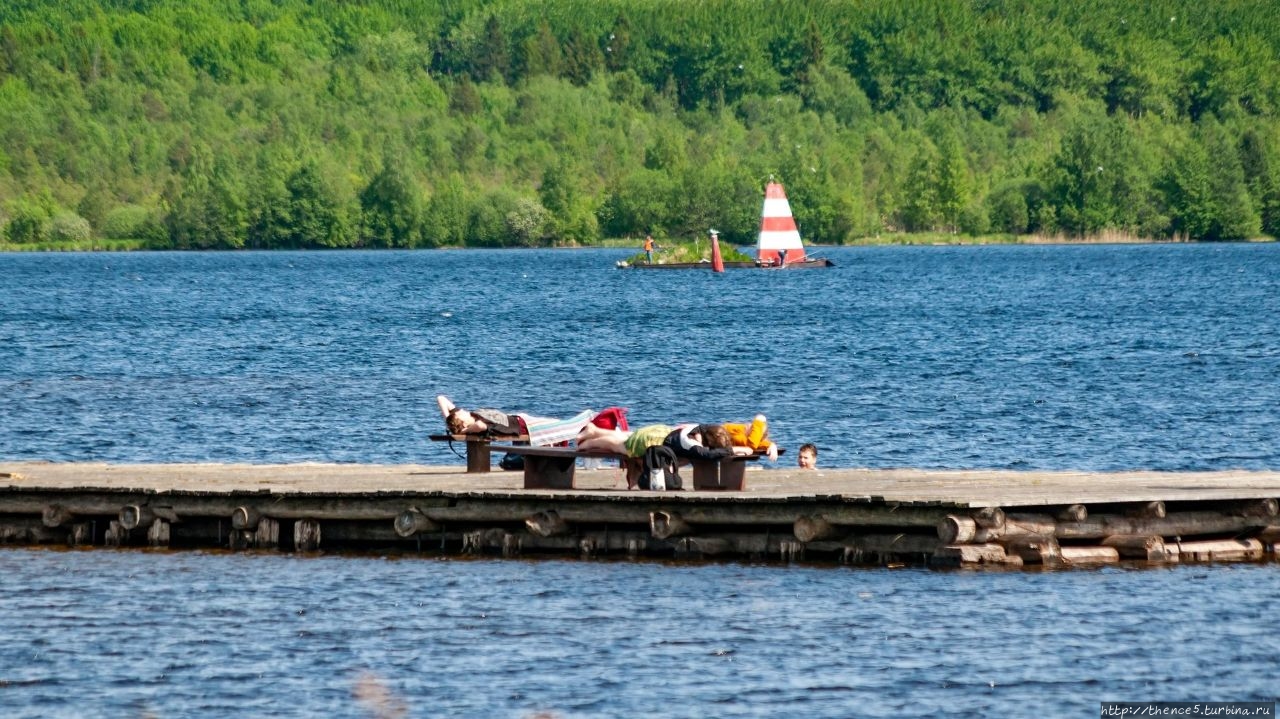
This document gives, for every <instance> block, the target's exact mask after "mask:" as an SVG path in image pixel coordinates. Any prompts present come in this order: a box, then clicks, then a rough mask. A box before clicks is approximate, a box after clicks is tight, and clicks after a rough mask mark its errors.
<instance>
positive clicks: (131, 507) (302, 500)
mask: <svg viewBox="0 0 1280 719" xmlns="http://www.w3.org/2000/svg"><path fill="white" fill-rule="evenodd" d="M576 484H577V488H575V489H572V490H527V489H522V488H521V485H522V480H521V475H520V473H518V472H493V473H487V474H476V473H472V474H468V473H466V472H465V468H462V467H439V466H426V465H389V466H388V465H336V464H290V465H244V464H146V465H114V464H90V463H65V464H64V463H45V462H8V463H0V544H10V545H12V544H18V545H61V546H68V545H69V546H116V547H172V548H223V549H231V550H247V549H261V550H278V551H315V550H333V551H336V550H347V549H352V550H373V551H397V552H410V553H419V552H420V553H424V554H445V555H455V554H471V555H490V554H491V555H497V556H506V557H514V556H541V555H556V554H558V555H569V556H582V557H610V556H614V557H638V556H652V557H664V558H673V557H674V558H681V559H686V558H687V559H699V558H709V557H716V558H720V557H723V558H741V559H749V560H782V561H802V560H803V561H809V562H843V563H851V564H886V565H894V564H899V563H902V564H915V565H923V564H928V565H931V566H962V565H965V566H967V565H1000V566H1024V565H1033V564H1040V565H1046V566H1054V565H1077V564H1096V563H1101V562H1118V561H1130V560H1133V561H1141V562H1166V563H1167V562H1188V561H1222V560H1230V561H1241V560H1250V561H1256V560H1271V559H1274V558H1275V557H1276V554H1277V552H1280V516H1277V515H1278V514H1280V504H1278V503H1277V498H1280V472H1249V471H1223V472H1178V473H1173V472H1117V473H1086V472H1010V471H980V470H974V471H931V470H867V469H824V470H819V471H817V472H802V471H800V470H795V469H760V470H757V469H752V470H749V471H748V472H747V488H746V489H745V490H744V491H735V492H711V491H698V492H691V491H685V492H644V491H627V490H626V489H625V480H624V478H623V477H622V474H621V472H620V471H619V470H617V469H603V470H580V471H579V473H578V475H577V482H576Z"/></svg>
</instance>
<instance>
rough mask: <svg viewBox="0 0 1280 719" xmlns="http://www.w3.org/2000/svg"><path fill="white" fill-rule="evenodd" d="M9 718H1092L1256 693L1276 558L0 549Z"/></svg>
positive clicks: (2, 658)
mask: <svg viewBox="0 0 1280 719" xmlns="http://www.w3.org/2000/svg"><path fill="white" fill-rule="evenodd" d="M0 577H4V579H3V582H4V591H3V592H0V635H2V636H4V637H5V638H6V640H5V641H4V642H0V706H5V707H8V708H9V710H10V712H13V713H9V714H6V715H7V716H13V715H14V714H15V713H16V715H17V716H33V717H34V716H73V715H75V714H76V712H75V710H76V709H92V715H94V716H108V715H117V716H118V715H122V714H123V715H125V716H142V715H151V716H155V715H158V716H174V717H178V716H182V717H185V716H367V715H368V714H367V713H366V712H367V711H368V709H369V706H370V704H369V702H370V701H371V699H370V697H371V696H376V694H377V693H378V692H377V691H376V690H381V691H382V692H385V695H386V696H387V697H389V698H388V699H387V702H386V703H385V704H383V708H384V709H386V710H391V709H394V708H395V707H396V706H397V705H400V706H403V707H404V708H406V709H407V710H408V715H409V716H415V717H436V716H459V717H517V718H523V717H533V716H535V715H538V713H539V712H547V713H549V714H550V715H551V716H556V717H562V718H564V719H569V718H570V717H637V716H654V717H766V716H810V717H852V716H868V717H901V716H1097V715H1098V702H1099V701H1102V700H1119V701H1148V700H1163V701H1201V702H1202V701H1209V700H1219V701H1222V700H1239V701H1244V700H1249V701H1275V700H1276V699H1277V698H1278V697H1280V691H1277V689H1276V687H1277V684H1276V681H1275V670H1276V646H1277V645H1276V640H1275V635H1276V630H1277V629H1278V628H1280V626H1278V625H1280V622H1278V621H1277V619H1276V614H1275V607H1274V597H1275V596H1277V595H1278V594H1280V567H1277V566H1276V565H1224V566H1216V567H1173V568H1169V569H1159V570H1141V571H1136V570H1126V569H1115V568H1110V569H1101V570H1085V571H1058V572H1031V571H1023V572H937V571H932V572H931V571H925V570H886V569H875V570H852V569H843V568H842V569H816V568H803V567H789V568H780V567H776V566H759V567H757V566H748V565H704V566H687V565H686V566H664V565H661V564H650V563H626V562H589V563H588V562H564V561H548V562H524V561H514V560H508V561H441V560H426V559H397V560H379V559H367V558H365V559H358V558H342V557H326V558H302V557H293V556H272V555H241V556H237V555H229V554H205V553H196V552H187V553H172V554H170V553H148V552H139V551H133V552H127V551H119V552H117V551H108V550H93V551H79V552H65V551H27V550H12V549H11V550H4V551H0Z"/></svg>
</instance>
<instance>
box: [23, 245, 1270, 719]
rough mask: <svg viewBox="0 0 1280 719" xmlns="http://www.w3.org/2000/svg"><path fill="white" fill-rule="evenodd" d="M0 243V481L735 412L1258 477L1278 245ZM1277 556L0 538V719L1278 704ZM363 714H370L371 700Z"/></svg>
mask: <svg viewBox="0 0 1280 719" xmlns="http://www.w3.org/2000/svg"><path fill="white" fill-rule="evenodd" d="M625 254H627V253H626V252H624V251H618V250H584V251H458V252H412V253H410V252H404V253H402V252H332V253H318V252H316V253H311V252H308V253H235V254H167V253H156V254H150V253H140V254H74V255H53V254H44V255H15V254H7V255H6V254H0V278H3V282H0V412H2V413H3V414H2V420H0V459H5V460H26V459H49V460H56V461H88V460H99V461H114V462H151V461H248V462H294V461H338V462H380V463H382V462H387V463H397V462H424V463H438V464H456V463H458V459H457V458H456V457H454V456H453V455H451V454H449V453H448V451H447V449H446V448H444V447H440V446H437V445H434V444H432V443H428V442H425V441H424V440H423V437H424V435H425V434H428V433H431V432H435V431H438V430H439V428H440V419H439V415H438V413H437V412H436V410H435V408H434V402H433V397H434V396H435V395H436V394H437V393H445V394H448V395H450V396H451V397H453V398H454V399H455V400H457V401H458V402H459V403H461V404H464V405H473V406H496V407H501V408H506V409H511V410H516V409H520V410H528V411H532V412H536V413H543V414H552V415H557V414H568V413H571V412H573V411H576V410H578V409H580V408H582V407H597V408H598V407H603V406H606V405H622V406H626V407H628V408H629V409H630V417H631V420H632V422H633V423H649V422H659V421H661V422H667V421H678V420H685V419H689V420H707V421H711V420H729V419H745V418H748V417H750V416H751V415H752V414H754V413H756V412H764V413H766V414H767V415H768V416H769V417H770V420H771V422H772V425H773V433H774V436H775V438H776V439H777V440H779V441H780V442H781V443H782V444H783V445H784V446H787V447H789V448H794V447H795V446H797V445H798V444H799V443H800V442H804V441H813V442H815V443H817V444H818V445H819V447H820V450H821V457H820V462H821V464H823V465H826V466H867V467H904V466H905V467H948V468H1014V469H1021V468H1027V469H1030V468H1045V469H1083V470H1090V469H1092V470H1106V469H1167V470H1202V469H1226V468H1232V467H1244V468H1251V469H1280V440H1277V437H1280V411H1278V410H1277V407H1278V406H1280V246H1276V245H1161V246H1086V247H969V248H941V247H939V248H847V249H832V250H829V251H827V252H826V253H825V254H827V255H828V256H830V257H831V258H832V259H834V260H835V261H836V262H837V263H838V265H839V266H838V267H836V268H835V269H833V270H830V271H808V272H763V271H738V272H729V273H726V274H724V275H713V274H711V273H706V272H644V271H619V270H615V269H613V262H614V260H616V259H619V258H621V257H623V256H624V255H625ZM1278 593H1280V565H1276V564H1274V563H1267V564H1257V565H1249V564H1240V565H1202V566H1185V567H1171V568H1165V569H1147V570H1140V571H1139V570H1132V569H1127V568H1107V569H1098V570H1073V571H1017V572H1003V571H960V572H941V571H924V570H915V569H904V570H891V569H849V568H814V567H798V566H792V567H785V566H780V565H752V564H707V565H680V566H676V565H665V564H661V563H655V562H616V561H604V562H577V561H545V562H530V561H514V560H513V561H451V560H439V559H420V558H416V557H401V558H396V559H389V558H380V557H374V556H345V555H344V556H318V557H317V556H313V557H300V556H278V555H274V554H270V553H267V554H243V555H233V554H225V553H204V552H172V553H171V552H149V551H137V550H135V551H111V550H103V549H95V550H88V551H55V550H27V549H13V548H9V549H4V550H0V637H2V638H3V639H4V641H0V708H2V709H3V710H4V711H3V712H2V713H3V715H4V716H19V717H27V716H30V717H35V716H42V717H43V716H80V715H84V714H86V713H89V714H92V715H99V714H122V715H124V716H163V717H171V716H172V717H179V716H183V717H185V716H204V715H208V716H218V715H231V714H237V715H245V716H318V715H332V716H353V717H354V716H371V715H379V716H394V715H396V711H397V710H398V709H403V710H404V711H405V713H406V715H407V716H414V717H435V716H465V717H516V718H520V719H525V718H532V717H535V716H540V715H542V714H544V713H545V714H546V715H548V716H554V717H560V718H563V719H570V718H576V717H635V716H655V717H763V716H794V715H804V716H813V717H850V716H883V717H890V716H920V715H931V716H945V715H954V716H990V715H998V714H999V715H1021V714H1027V713H1032V712H1034V713H1035V714H1041V715H1048V716H1094V715H1096V712H1097V711H1098V702H1099V701H1102V700H1116V701H1147V700H1163V701H1176V700H1185V701H1225V700H1240V701H1250V700H1252V701H1274V700H1276V699H1277V698H1278V696H1280V691H1278V690H1277V689H1276V688H1275V687H1276V682H1275V680H1274V677H1275V676H1276V674H1277V669H1280V661H1278V660H1277V650H1276V648H1277V646H1278V645H1277V643H1276V640H1275V636H1276V635H1277V630H1280V620H1277V619H1276V613H1275V611H1274V607H1273V605H1274V597H1275V596H1277V594H1278ZM379 696H382V697H383V701H382V702H381V704H379V703H378V701H377V699H378V697H379Z"/></svg>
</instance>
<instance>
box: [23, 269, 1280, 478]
mask: <svg viewBox="0 0 1280 719" xmlns="http://www.w3.org/2000/svg"><path fill="white" fill-rule="evenodd" d="M624 254H625V252H623V251H618V250H583V251H554V250H549V251H533V250H522V251H461V252H330V253H321V252H309V253H286V252H281V253H233V254H232V253H224V254H165V253H156V254H146V253H140V254H76V255H48V254H45V255H18V254H7V255H6V254H0V277H3V278H4V282H0V405H3V406H5V407H6V409H7V415H8V416H7V418H6V419H7V421H5V422H3V423H0V457H3V458H7V459H35V458H45V459H54V460H110V461H195V460H200V461H230V460H241V461H253V462H269V461H300V460H314V461H343V462H347V461H351V462H389V463H395V462H425V463H457V462H458V459H457V458H456V457H455V456H454V455H452V454H450V453H449V452H448V450H447V449H446V448H444V447H441V446H431V445H429V444H428V443H426V442H424V441H423V440H422V437H423V435H425V434H427V433H429V432H432V431H438V430H439V428H440V425H441V422H440V418H439V414H438V412H436V410H435V407H434V403H433V402H432V398H433V397H434V396H435V395H436V394H437V393H445V394H448V395H450V396H452V397H453V398H454V399H455V400H457V401H458V402H459V403H461V404H463V405H471V406H496V407H500V408H504V409H508V410H511V411H515V410H523V411H529V412H533V413H537V414H550V415H558V414H569V413H572V412H574V411H576V410H578V409H581V408H582V407H595V408H599V407H603V406H608V405H623V406H626V407H629V408H630V410H631V417H632V419H633V420H634V421H635V422H638V423H651V422H673V421H684V420H705V421H723V420H733V419H744V418H748V417H750V416H751V415H752V414H754V413H755V412H757V411H763V412H765V413H766V414H767V415H769V417H770V419H771V420H772V421H773V425H774V433H775V435H776V438H777V439H778V440H779V441H781V443H782V444H783V445H784V446H791V447H795V446H797V445H798V444H799V443H801V442H804V441H813V442H816V443H817V444H818V446H819V447H820V449H821V459H822V463H823V464H825V465H828V466H868V467H889V466H905V467H951V468H981V467H1002V468H1047V469H1082V470H1088V469H1135V468H1148V469H1222V468H1230V467H1247V468H1254V469H1274V468H1278V467H1280V440H1278V439H1277V438H1278V437H1280V412H1278V411H1277V409H1276V407H1277V406H1280V246H1277V245H1270V244H1268V245H1162V246H1151V245H1136V246H1087V247H957V248H944V247H925V248H919V247H917V248H874V249H872V248H846V249H833V250H829V251H828V252H827V254H829V255H830V256H831V257H832V258H833V259H835V260H836V261H837V262H838V263H839V266H838V267H836V268H835V269H833V270H830V271H822V270H819V271H791V272H777V271H754V270H752V271H737V272H733V271H731V272H728V273H725V274H723V275H715V274H712V273H709V272H698V271H683V272H671V271H666V272H652V271H650V272H645V271H634V270H632V271H619V270H616V269H613V262H614V260H616V259H618V258H620V257H622V256H624Z"/></svg>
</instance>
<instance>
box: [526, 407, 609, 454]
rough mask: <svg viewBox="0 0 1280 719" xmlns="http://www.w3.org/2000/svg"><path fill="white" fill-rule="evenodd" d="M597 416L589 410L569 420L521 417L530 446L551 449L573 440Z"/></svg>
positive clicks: (529, 415) (527, 415)
mask: <svg viewBox="0 0 1280 719" xmlns="http://www.w3.org/2000/svg"><path fill="white" fill-rule="evenodd" d="M595 416H596V413H595V412H592V411H591V410H589V409H584V410H582V411H581V412H579V413H577V414H575V415H574V416H572V417H569V418H568V419H555V418H554V417H535V416H533V415H531V414H522V415H519V417H520V419H522V420H524V426H525V428H526V429H528V430H529V444H531V445H533V446H534V447H549V446H551V445H553V444H560V443H561V442H569V441H571V440H573V439H574V438H576V437H577V436H578V433H579V432H581V431H582V428H583V427H585V426H587V423H588V422H590V421H591V420H592V418H594V417H595Z"/></svg>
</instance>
